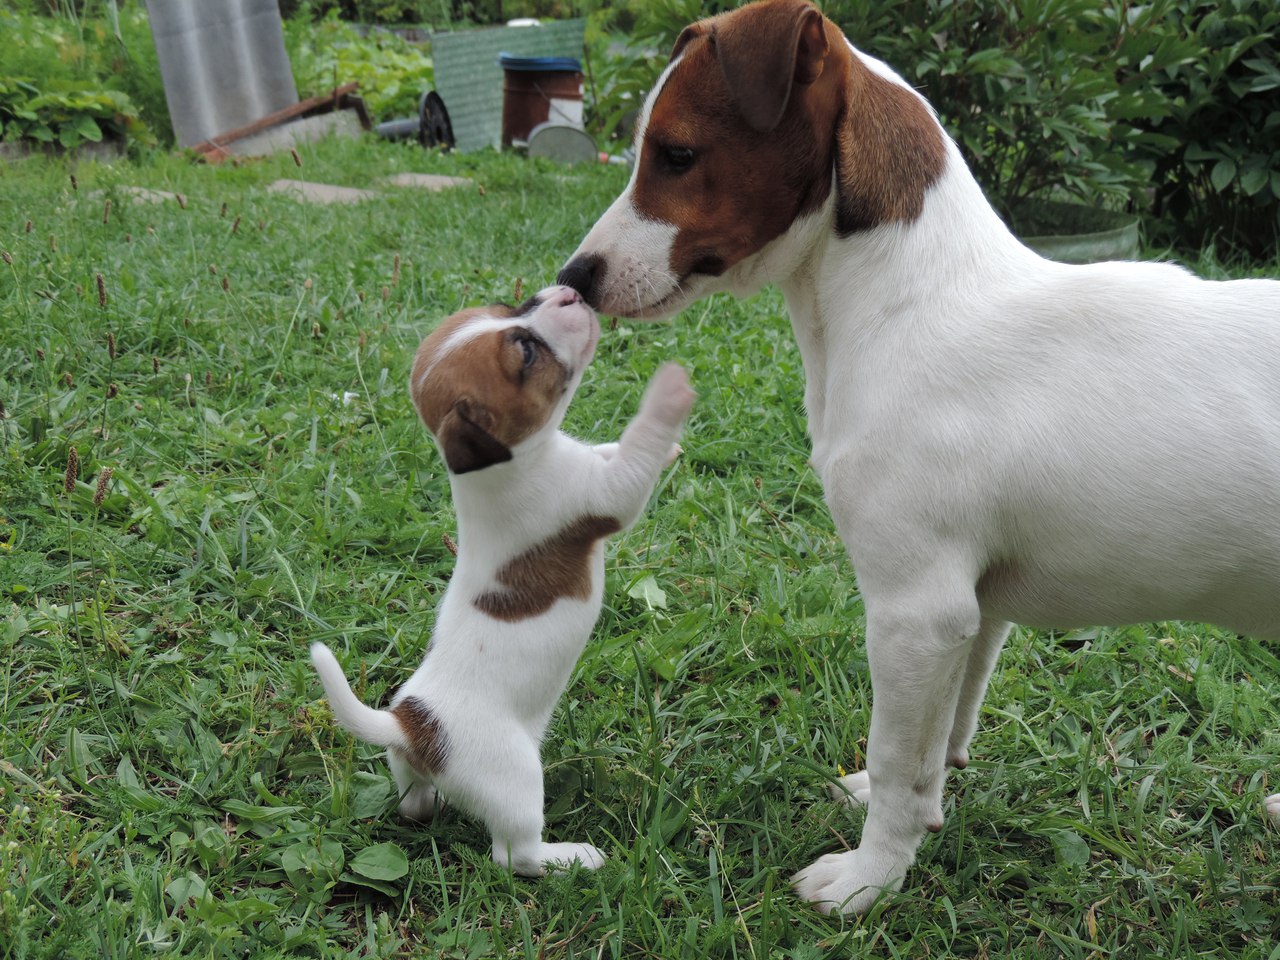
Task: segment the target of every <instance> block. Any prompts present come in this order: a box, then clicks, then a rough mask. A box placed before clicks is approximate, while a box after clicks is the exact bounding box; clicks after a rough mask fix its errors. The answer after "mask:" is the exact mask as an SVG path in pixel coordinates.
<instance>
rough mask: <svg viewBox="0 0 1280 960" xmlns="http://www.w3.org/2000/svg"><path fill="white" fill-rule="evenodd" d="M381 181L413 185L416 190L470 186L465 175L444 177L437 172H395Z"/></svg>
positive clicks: (391, 184) (400, 185)
mask: <svg viewBox="0 0 1280 960" xmlns="http://www.w3.org/2000/svg"><path fill="white" fill-rule="evenodd" d="M382 183H385V184H387V185H388V186H391V187H414V188H416V189H418V190H433V191H436V190H447V189H449V188H450V187H469V186H472V181H471V180H469V179H467V178H466V177H446V176H442V175H441V174H438V173H397V174H396V175H395V176H392V177H384V178H383V179H382Z"/></svg>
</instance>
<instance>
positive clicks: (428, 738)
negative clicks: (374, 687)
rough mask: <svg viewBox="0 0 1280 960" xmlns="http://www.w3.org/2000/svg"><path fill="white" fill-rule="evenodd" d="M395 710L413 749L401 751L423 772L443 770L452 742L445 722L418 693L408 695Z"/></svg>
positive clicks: (394, 714) (393, 710)
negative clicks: (417, 695) (419, 697)
mask: <svg viewBox="0 0 1280 960" xmlns="http://www.w3.org/2000/svg"><path fill="white" fill-rule="evenodd" d="M391 714H392V715H393V716H394V717H395V718H396V720H397V721H398V722H399V724H400V729H401V730H403V731H404V737H405V739H406V740H407V741H408V742H409V749H408V750H403V751H401V753H402V754H403V756H404V758H405V759H406V760H408V761H409V763H410V765H411V766H412V767H413V768H414V769H415V770H417V771H418V772H419V773H422V774H432V773H439V772H440V771H441V770H443V769H444V765H445V761H446V760H447V759H448V756H449V744H448V739H447V738H446V736H445V732H444V726H443V725H442V724H441V723H440V720H439V718H438V717H436V715H435V713H434V712H433V711H432V710H431V708H430V707H428V706H427V705H426V704H425V703H423V702H422V701H421V700H419V699H418V698H417V697H405V698H404V699H403V700H401V701H400V702H399V703H397V704H396V705H395V706H394V707H392V708H391Z"/></svg>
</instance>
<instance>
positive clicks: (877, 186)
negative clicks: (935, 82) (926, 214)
mask: <svg viewBox="0 0 1280 960" xmlns="http://www.w3.org/2000/svg"><path fill="white" fill-rule="evenodd" d="M676 54H683V59H682V60H681V62H680V63H679V64H678V65H677V67H676V68H675V70H674V71H673V72H672V74H671V76H670V77H668V79H667V82H666V85H665V86H664V88H663V90H662V92H661V93H660V94H659V96H658V98H657V101H656V102H655V103H654V105H653V109H652V111H651V113H650V116H649V121H648V126H647V127H646V129H645V133H644V140H643V146H642V150H641V156H640V158H639V161H638V163H639V172H638V174H637V177H636V183H635V187H634V194H633V196H634V200H633V202H634V204H635V206H636V209H637V210H639V211H640V212H641V213H642V214H644V215H645V216H647V217H650V218H652V219H655V220H658V221H661V222H664V223H670V224H673V225H674V226H676V227H677V228H678V233H677V235H676V240H675V243H674V245H673V247H672V251H671V270H672V272H673V273H674V274H675V275H676V276H678V277H680V278H681V279H683V278H685V277H687V276H689V274H691V273H694V272H697V273H707V274H712V275H718V274H720V273H723V272H724V270H726V269H728V268H729V267H731V266H733V265H734V264H735V263H737V262H739V261H740V260H742V259H744V258H745V257H747V256H750V255H751V254H753V253H756V252H758V251H759V250H760V249H761V248H762V247H764V246H765V244H767V243H768V242H769V241H770V240H773V239H775V238H777V237H778V236H780V235H782V234H783V233H784V232H786V230H787V229H788V228H789V227H790V226H791V224H792V223H794V222H795V220H796V219H797V218H798V217H800V216H803V215H804V214H807V213H811V212H813V211H814V210H816V209H818V207H820V206H821V205H822V203H823V202H824V201H825V200H826V198H827V196H828V194H829V193H830V190H831V179H832V177H831V172H832V170H833V169H835V170H836V171H837V187H836V189H837V214H836V223H837V230H838V231H839V232H840V233H841V235H845V234H848V233H851V232H854V231H856V230H865V229H868V228H870V227H874V226H878V225H880V224H884V223H891V222H894V221H899V220H912V219H914V218H915V217H918V216H919V215H920V211H921V209H922V208H923V205H924V193H925V190H927V189H928V187H929V186H930V185H931V184H932V183H933V182H934V181H935V180H936V179H937V178H938V176H940V175H941V172H942V166H943V162H944V158H945V149H944V145H943V141H942V134H941V132H940V131H939V130H938V127H937V125H936V124H935V123H934V121H933V119H932V117H930V115H929V112H928V108H927V107H925V105H924V104H923V103H922V102H921V101H920V100H919V99H917V98H916V97H914V96H912V95H911V94H910V92H909V91H906V90H903V89H901V88H898V87H897V86H895V85H894V84H892V83H890V82H889V81H887V80H884V79H882V78H880V77H878V76H876V75H874V74H872V73H871V72H870V71H869V70H868V69H867V68H866V67H865V66H863V65H862V64H861V63H860V62H858V61H857V60H856V59H855V57H854V56H853V54H852V53H851V52H850V50H849V48H848V45H847V44H846V42H845V39H844V36H843V35H842V34H841V33H840V30H839V28H838V27H836V26H835V24H833V23H831V22H830V21H828V20H825V19H822V18H821V17H820V16H818V15H817V10H816V8H815V7H814V6H813V5H812V4H810V3H808V2H807V0H763V2H760V3H755V4H751V5H749V6H747V7H742V8H739V9H738V10H735V11H732V12H730V13H725V14H721V15H719V16H716V17H712V18H710V19H707V20H701V21H699V22H698V23H695V24H693V25H691V26H690V27H688V28H686V30H685V31H684V32H683V33H682V34H681V35H680V38H679V39H678V40H677V42H676V47H675V52H674V54H673V56H674V55H676ZM770 123H771V124H772V125H771V126H770V125H769V124H770ZM669 147H686V148H689V149H692V150H693V152H694V155H695V158H696V160H695V162H694V164H693V165H692V166H691V167H690V168H689V169H688V170H686V171H683V172H680V171H676V170H673V169H671V167H670V164H669V163H667V162H666V159H665V155H664V150H665V149H666V148H669Z"/></svg>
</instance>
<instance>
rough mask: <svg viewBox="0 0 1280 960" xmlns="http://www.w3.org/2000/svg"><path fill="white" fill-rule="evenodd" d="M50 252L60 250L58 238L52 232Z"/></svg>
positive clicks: (50, 235)
mask: <svg viewBox="0 0 1280 960" xmlns="http://www.w3.org/2000/svg"><path fill="white" fill-rule="evenodd" d="M49 252H50V253H57V252H58V238H57V237H55V236H54V235H53V234H52V233H51V234H49Z"/></svg>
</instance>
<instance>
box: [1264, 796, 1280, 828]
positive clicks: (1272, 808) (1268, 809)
mask: <svg viewBox="0 0 1280 960" xmlns="http://www.w3.org/2000/svg"><path fill="white" fill-rule="evenodd" d="M1262 810H1263V812H1264V813H1265V814H1266V815H1267V819H1268V820H1270V821H1271V825H1272V826H1273V827H1275V828H1276V829H1277V830H1280V793H1273V794H1272V795H1271V796H1269V797H1267V798H1266V799H1265V800H1263V801H1262Z"/></svg>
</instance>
